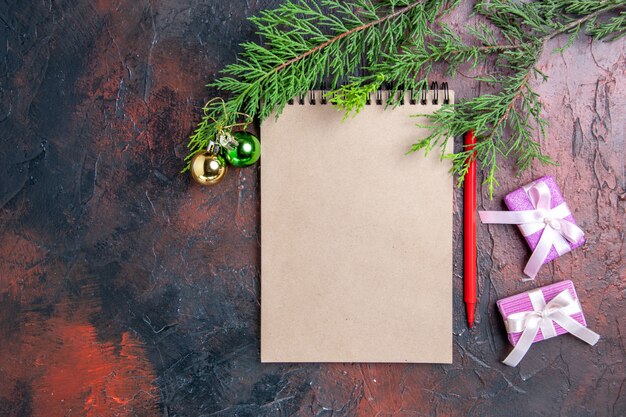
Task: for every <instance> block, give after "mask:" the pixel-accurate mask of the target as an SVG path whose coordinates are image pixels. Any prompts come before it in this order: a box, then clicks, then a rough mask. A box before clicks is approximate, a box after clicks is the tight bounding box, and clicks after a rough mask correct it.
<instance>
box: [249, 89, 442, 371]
mask: <svg viewBox="0 0 626 417" xmlns="http://www.w3.org/2000/svg"><path fill="white" fill-rule="evenodd" d="M386 94H387V93H386V92H378V93H377V97H376V98H374V97H373V98H372V102H371V105H368V106H365V108H364V109H363V110H362V111H361V113H360V114H359V115H358V116H356V117H354V118H348V119H347V120H345V121H342V119H343V113H341V112H339V111H337V110H336V109H335V108H333V106H331V105H330V104H323V103H322V101H321V100H322V94H321V92H320V91H313V92H311V93H309V94H308V95H307V96H306V97H301V98H300V99H296V100H295V101H294V102H293V104H290V105H287V106H286V107H285V109H284V110H283V112H282V113H281V114H280V116H279V117H278V118H277V119H276V118H275V117H273V116H272V117H270V118H268V119H267V121H265V122H264V123H263V124H262V126H261V149H262V158H261V361H262V362H427V363H450V362H451V361H452V195H453V183H452V176H451V175H450V174H449V172H448V171H449V169H450V165H449V163H448V162H446V161H441V160H440V158H439V152H438V151H433V152H431V153H430V154H428V156H427V157H425V156H424V154H423V153H416V154H412V155H405V154H406V152H407V151H408V149H409V148H410V146H411V145H412V144H413V143H416V142H418V141H419V140H420V139H421V138H424V137H425V135H426V134H427V129H420V128H417V127H416V126H415V125H416V123H427V119H425V118H423V117H422V118H420V117H417V118H416V117H411V115H415V114H418V113H422V114H428V113H432V112H434V111H435V110H436V109H438V108H440V107H441V105H442V103H443V101H444V95H445V96H446V97H445V98H447V99H448V100H449V102H453V100H454V95H453V92H448V91H437V90H434V91H433V90H431V91H429V92H428V93H427V94H426V95H425V96H424V97H423V99H421V98H418V100H416V101H414V100H412V99H411V97H409V95H408V94H407V96H406V97H405V99H404V103H403V105H399V106H397V107H395V108H390V107H388V108H386V109H385V106H383V105H381V104H379V103H382V102H384V101H385V98H384V96H385V95H386ZM448 94H449V97H448ZM452 142H453V141H452V140H450V141H449V146H450V149H449V150H451V149H452Z"/></svg>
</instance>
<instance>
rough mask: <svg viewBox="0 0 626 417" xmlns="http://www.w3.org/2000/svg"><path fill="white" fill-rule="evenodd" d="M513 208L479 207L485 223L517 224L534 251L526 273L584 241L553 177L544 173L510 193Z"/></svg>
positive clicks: (507, 200)
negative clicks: (497, 209)
mask: <svg viewBox="0 0 626 417" xmlns="http://www.w3.org/2000/svg"><path fill="white" fill-rule="evenodd" d="M504 202H505V204H506V206H507V207H508V209H509V210H510V211H479V212H478V214H479V215H480V220H481V221H482V222H483V223H495V224H516V225H517V226H518V228H519V230H520V231H521V232H522V235H523V236H524V239H526V242H527V243H528V246H529V247H530V249H531V250H532V251H533V254H532V255H531V257H530V259H529V260H528V263H527V265H526V267H525V268H524V273H525V274H526V275H528V276H529V277H530V278H531V279H533V278H535V276H536V275H537V272H539V268H540V267H541V265H543V264H545V263H548V262H550V261H552V260H553V259H555V258H558V257H559V256H561V255H564V254H566V253H567V252H570V251H571V250H573V249H575V248H577V247H579V246H581V245H582V244H583V243H585V236H584V233H583V231H582V230H580V228H579V227H578V226H577V225H576V221H575V220H574V217H573V216H572V213H571V211H570V209H569V208H568V207H567V203H565V200H564V199H563V195H562V194H561V191H560V190H559V187H558V186H557V185H556V182H555V181H554V178H552V177H550V176H545V177H541V178H539V179H537V180H535V181H533V182H531V183H530V184H527V185H525V186H523V187H521V188H518V189H517V190H515V191H513V192H511V193H509V194H507V196H506V197H504Z"/></svg>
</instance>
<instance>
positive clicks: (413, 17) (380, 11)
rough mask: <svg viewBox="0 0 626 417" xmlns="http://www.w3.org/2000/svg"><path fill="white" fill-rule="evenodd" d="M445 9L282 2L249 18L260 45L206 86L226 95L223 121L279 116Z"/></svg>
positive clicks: (204, 141)
mask: <svg viewBox="0 0 626 417" xmlns="http://www.w3.org/2000/svg"><path fill="white" fill-rule="evenodd" d="M452 4H453V2H450V1H447V0H428V1H425V2H419V1H408V0H384V1H371V0H352V1H342V0H321V1H320V2H307V1H304V0H290V1H286V2H285V3H284V4H282V5H280V6H278V7H277V8H276V9H273V10H265V11H262V12H261V13H260V14H259V15H258V16H255V17H252V18H251V19H250V20H251V21H252V22H253V23H254V24H255V26H256V27H257V33H258V34H259V36H260V37H261V40H262V44H257V43H253V42H246V43H244V44H242V45H241V46H242V49H243V50H242V52H241V53H240V54H239V57H238V60H237V62H235V63H234V64H231V65H228V66H226V68H224V70H223V71H222V77H220V78H218V79H217V80H215V81H213V82H212V83H210V84H209V85H208V86H209V87H214V88H217V89H218V90H219V91H220V92H222V93H223V94H224V95H226V96H228V98H229V99H228V100H227V102H226V108H227V112H228V114H231V115H234V114H235V113H236V112H243V113H246V114H249V115H251V116H253V117H257V118H258V119H260V120H264V119H266V118H267V117H268V116H269V115H270V114H271V113H272V112H273V111H275V112H276V113H277V114H280V112H281V110H282V109H283V107H284V106H285V105H286V103H287V102H288V101H289V100H290V99H291V98H293V97H295V96H297V95H299V94H303V93H305V92H306V91H308V90H310V89H312V88H315V87H316V86H319V84H320V83H321V82H322V80H326V81H328V88H330V89H335V88H337V87H338V86H339V85H340V83H341V82H342V81H343V80H344V79H346V78H347V77H348V76H349V75H350V74H353V73H355V71H356V70H357V69H359V68H361V67H363V66H372V65H373V64H374V63H376V62H377V61H379V60H380V58H381V56H382V55H383V54H391V53H393V51H396V50H398V48H399V47H400V45H403V44H405V43H406V42H408V41H409V40H410V39H421V38H422V37H423V36H424V34H425V33H426V26H427V25H428V22H430V21H433V20H435V18H436V16H437V15H438V14H440V13H442V12H445V11H446V9H447V8H449V7H451V5H452ZM211 116H213V117H215V118H217V117H216V116H219V115H212V114H210V113H209V114H206V115H205V116H204V117H203V119H202V121H201V122H200V123H199V125H198V127H197V128H196V131H195V132H194V134H193V135H192V136H191V138H190V141H189V144H188V147H189V150H190V154H189V156H188V157H187V159H186V160H187V161H189V160H190V159H191V156H193V154H194V153H196V152H197V151H199V150H202V149H204V148H206V147H207V145H208V143H209V140H210V139H211V138H212V137H213V136H214V135H215V128H214V126H213V124H212V123H211ZM233 117H234V116H233ZM229 122H232V120H231V121H229ZM186 169H188V166H187V167H186V168H185V170H186Z"/></svg>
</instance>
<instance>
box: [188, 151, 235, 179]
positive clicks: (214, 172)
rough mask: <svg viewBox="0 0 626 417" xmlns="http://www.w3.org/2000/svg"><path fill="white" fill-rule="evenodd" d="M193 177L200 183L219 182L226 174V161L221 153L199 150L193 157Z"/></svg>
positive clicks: (191, 167) (191, 166) (191, 168)
mask: <svg viewBox="0 0 626 417" xmlns="http://www.w3.org/2000/svg"><path fill="white" fill-rule="evenodd" d="M190 170H191V177H192V178H193V180H194V181H195V182H197V183H198V184H200V185H213V184H217V183H218V182H220V181H221V180H222V178H224V175H225V174H226V162H225V161H224V158H222V157H221V156H219V155H213V154H211V153H210V152H199V153H197V154H196V155H195V156H194V157H193V158H192V159H191V165H190Z"/></svg>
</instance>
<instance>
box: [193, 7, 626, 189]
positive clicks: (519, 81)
mask: <svg viewBox="0 0 626 417" xmlns="http://www.w3.org/2000/svg"><path fill="white" fill-rule="evenodd" d="M457 3H458V1H444V0H425V1H409V0H380V1H375V0H348V1H340V0H321V1H320V2H307V1H304V0H293V1H287V2H285V3H284V4H283V5H281V6H279V7H277V8H276V9H274V10H267V11H264V12H261V14H260V15H259V16H257V17H254V18H252V19H251V20H252V21H253V23H254V24H255V25H256V26H257V29H258V34H259V35H260V37H261V41H262V42H261V43H259V44H257V43H251V42H249V43H244V44H243V45H242V48H243V51H242V53H241V54H240V56H239V59H238V61H237V62H236V63H234V64H231V65H229V66H227V67H226V68H225V69H224V70H223V72H222V73H223V76H222V77H221V78H218V79H217V80H216V81H214V82H213V83H211V84H209V86H211V87H215V88H217V89H218V90H219V91H221V92H222V93H223V94H224V95H227V96H228V97H229V99H228V100H227V102H226V108H227V113H228V114H229V115H231V117H233V118H234V117H235V116H232V115H234V114H235V113H236V112H243V113H247V114H249V115H251V116H253V117H257V118H258V119H260V120H263V119H265V118H267V117H268V116H269V115H270V114H271V113H272V112H276V114H280V112H281V110H282V109H283V107H284V106H285V104H286V103H287V102H288V100H289V99H291V98H293V97H295V96H297V95H299V94H303V93H304V92H306V91H308V90H310V89H313V88H315V87H317V86H319V84H320V83H321V82H322V81H323V80H324V81H327V82H328V85H329V88H330V90H331V91H330V92H329V93H328V98H329V99H330V101H331V102H332V103H333V104H334V105H335V106H336V107H338V108H340V109H342V110H344V111H345V112H346V117H348V115H349V114H354V115H356V114H358V112H359V111H360V109H362V108H363V106H364V105H365V103H366V101H367V98H368V97H369V95H370V93H371V92H372V91H374V90H375V89H377V88H379V87H380V86H381V84H382V82H383V81H384V82H385V84H386V85H388V86H389V87H390V90H391V93H392V94H389V97H390V98H389V101H388V103H387V104H388V105H395V104H397V102H396V101H395V100H397V98H398V97H403V96H404V95H403V94H398V93H400V92H403V91H405V90H409V91H412V92H414V93H415V92H416V91H418V90H420V89H421V88H427V87H428V82H429V76H430V74H431V73H432V71H433V69H434V67H435V65H438V64H441V63H443V64H445V65H447V68H448V75H449V76H450V77H454V76H456V74H457V71H458V69H459V67H461V66H465V65H469V66H470V67H473V68H476V67H477V66H478V65H479V64H481V63H484V62H487V61H493V62H494V63H495V65H494V66H493V67H495V68H496V70H495V71H493V72H491V73H489V74H481V75H480V76H478V77H476V79H477V80H480V81H483V82H485V83H488V84H490V85H492V86H493V88H494V89H495V92H493V93H490V94H483V95H481V96H478V97H474V98H469V99H463V100H460V101H459V102H458V103H457V104H456V105H455V106H454V108H452V107H451V106H446V105H444V106H443V107H442V108H441V109H440V110H438V111H436V112H435V113H434V114H431V115H426V116H427V117H428V118H429V119H430V121H431V123H429V127H430V129H431V130H430V135H429V136H428V137H427V138H425V139H423V140H421V141H419V142H417V143H415V144H414V145H413V147H412V148H411V149H410V150H409V153H411V152H415V151H419V150H422V151H426V152H428V151H430V150H432V149H435V148H439V149H440V150H441V152H442V157H444V158H449V159H451V160H452V162H453V168H452V172H453V173H454V174H456V175H458V178H459V184H461V183H462V182H463V179H464V177H465V174H466V172H467V168H468V162H469V160H470V159H471V158H474V157H475V158H476V159H477V160H478V161H479V162H480V164H481V166H482V167H483V169H484V171H485V183H486V184H487V187H488V190H489V193H490V195H492V194H493V191H494V189H495V187H497V185H498V181H497V171H498V165H499V161H502V160H503V159H505V158H514V159H515V161H516V165H517V168H518V170H519V171H520V172H521V171H523V170H525V169H528V168H529V166H530V164H531V162H532V161H533V160H538V161H540V162H542V163H547V164H549V163H554V162H553V161H552V160H551V159H550V158H549V157H547V156H546V155H544V154H543V153H542V150H541V147H540V145H539V142H538V139H537V137H539V138H540V137H542V135H543V131H544V128H545V126H546V123H547V122H546V120H545V119H544V118H543V117H542V103H541V101H540V97H539V95H538V94H537V93H536V91H535V90H534V87H533V86H534V85H535V84H536V83H537V82H544V81H545V80H546V79H547V77H546V75H544V74H543V73H541V72H540V71H539V69H538V68H537V63H538V60H539V58H540V56H541V54H542V52H543V51H544V49H545V47H546V44H547V42H548V41H549V40H550V39H552V38H554V37H556V36H559V35H568V40H567V42H566V43H565V45H564V46H562V47H561V48H557V49H556V50H555V52H562V51H563V50H564V49H566V48H567V47H569V46H570V45H571V44H572V43H573V42H574V41H575V39H576V38H577V37H578V36H579V35H580V33H581V32H584V33H585V34H587V35H588V36H591V37H593V38H594V39H598V40H603V41H613V40H615V39H618V38H620V37H622V36H623V35H624V34H625V33H626V11H624V8H625V7H626V1H625V0H604V1H591V0H543V1H532V2H523V1H509V0H490V1H479V2H477V3H476V4H475V7H474V10H475V13H476V15H478V16H479V18H480V20H481V23H479V24H478V25H476V26H468V27H466V28H465V32H466V33H464V34H460V33H457V32H455V31H454V30H452V29H451V28H450V27H448V26H446V25H445V24H443V23H441V19H440V17H441V16H442V15H443V14H445V13H447V12H449V11H450V10H451V9H452V8H453V7H454V6H456V4H457ZM346 81H347V83H343V82H346ZM211 116H213V117H214V116H215V115H211V114H210V113H209V114H206V115H205V117H204V118H203V120H202V121H201V122H200V124H199V125H198V128H197V129H196V131H195V133H194V134H193V135H192V137H191V140H190V142H189V149H190V151H191V154H190V156H191V155H192V154H193V153H195V152H196V151H198V150H200V149H203V148H204V147H206V146H207V144H208V141H209V140H210V138H212V137H213V136H214V135H215V128H214V126H213V124H212V123H211V122H210V117H211ZM231 122H232V121H229V123H231ZM469 130H473V131H474V132H475V134H476V136H477V137H478V139H479V140H478V143H477V144H476V147H475V151H476V154H475V156H474V154H473V153H472V152H468V151H462V152H459V153H456V154H445V151H444V150H445V148H446V146H445V145H446V143H447V141H448V140H449V138H450V137H457V136H460V135H463V134H464V133H465V132H467V131H469Z"/></svg>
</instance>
